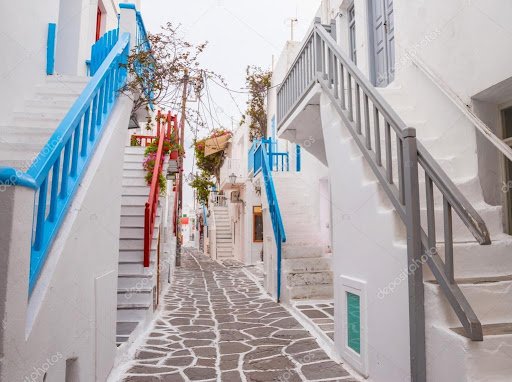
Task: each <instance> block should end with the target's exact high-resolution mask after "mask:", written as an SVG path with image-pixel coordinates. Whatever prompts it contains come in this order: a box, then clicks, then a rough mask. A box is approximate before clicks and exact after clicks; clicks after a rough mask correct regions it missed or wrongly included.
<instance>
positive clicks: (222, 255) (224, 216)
mask: <svg viewBox="0 0 512 382" xmlns="http://www.w3.org/2000/svg"><path fill="white" fill-rule="evenodd" d="M213 216H214V219H215V229H216V231H215V242H216V251H217V259H219V260H222V259H231V258H233V232H232V228H231V220H230V217H229V210H228V207H224V206H215V207H213Z"/></svg>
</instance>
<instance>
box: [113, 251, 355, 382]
mask: <svg viewBox="0 0 512 382" xmlns="http://www.w3.org/2000/svg"><path fill="white" fill-rule="evenodd" d="M161 303H162V304H163V310H162V313H161V314H160V316H159V317H158V319H157V320H156V324H155V327H154V328H153V329H152V330H151V331H150V332H149V334H148V336H147V338H146V339H145V343H144V345H142V346H141V347H140V348H139V349H137V352H136V355H135V359H134V360H132V361H130V362H129V363H128V364H127V365H126V368H125V370H126V371H125V372H124V374H123V376H122V377H121V379H120V380H121V381H123V382H128V381H130V382H139V381H140V382H142V381H144V382H146V381H147V382H152V381H167V382H174V381H222V382H239V381H247V382H264V381H282V382H295V381H343V382H355V380H354V379H353V378H352V377H351V376H350V375H349V374H348V373H347V371H345V369H344V368H343V367H342V366H341V365H339V364H338V363H336V362H334V361H332V360H331V359H329V357H328V356H327V354H326V353H325V352H324V351H323V350H321V349H320V347H319V345H318V344H317V342H316V341H315V340H314V339H313V337H312V336H311V335H310V333H309V332H308V331H306V330H305V329H304V328H303V327H302V326H301V325H300V324H299V323H298V322H297V321H296V320H295V319H294V318H293V317H292V316H291V315H290V314H289V313H288V311H287V310H285V309H284V308H283V307H282V306H280V305H279V304H277V303H275V302H273V301H272V300H271V299H270V298H269V297H268V296H267V295H265V294H262V293H261V291H260V289H259V288H258V286H257V285H256V284H255V283H254V282H253V281H252V280H251V279H249V278H248V277H247V276H246V274H245V273H244V272H243V270H242V268H238V267H225V266H223V265H221V264H218V263H216V262H214V261H212V260H211V259H209V258H208V257H206V256H204V255H200V254H198V253H197V252H195V251H193V250H191V249H186V250H185V251H184V254H183V256H182V267H181V268H179V269H177V270H176V272H175V280H174V283H173V285H172V287H171V288H170V290H169V292H168V293H167V295H166V296H165V297H164V298H163V299H162V302H161Z"/></svg>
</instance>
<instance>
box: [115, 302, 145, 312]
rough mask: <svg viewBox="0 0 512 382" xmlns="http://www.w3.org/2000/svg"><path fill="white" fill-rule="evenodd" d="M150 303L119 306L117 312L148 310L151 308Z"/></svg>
mask: <svg viewBox="0 0 512 382" xmlns="http://www.w3.org/2000/svg"><path fill="white" fill-rule="evenodd" d="M151 304H152V303H151V302H149V303H144V302H143V303H130V302H128V303H122V304H118V305H117V310H148V309H149V308H150V307H151Z"/></svg>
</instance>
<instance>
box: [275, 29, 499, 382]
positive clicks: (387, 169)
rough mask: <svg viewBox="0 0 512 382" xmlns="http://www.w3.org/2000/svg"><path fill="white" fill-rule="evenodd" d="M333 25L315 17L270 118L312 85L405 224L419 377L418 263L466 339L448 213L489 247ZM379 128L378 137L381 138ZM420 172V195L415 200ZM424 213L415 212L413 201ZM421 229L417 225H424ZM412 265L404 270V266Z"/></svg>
mask: <svg viewBox="0 0 512 382" xmlns="http://www.w3.org/2000/svg"><path fill="white" fill-rule="evenodd" d="M334 32H335V26H334V24H331V26H329V27H326V26H324V25H321V24H320V22H319V20H317V21H316V22H315V24H314V26H313V27H312V29H311V31H310V33H309V34H308V37H307V38H306V39H305V42H304V44H303V45H302V47H301V49H300V51H299V53H298V56H297V58H296V59H295V61H294V64H293V65H292V67H291V68H290V70H289V71H288V73H287V75H286V77H285V79H284V81H283V83H282V84H281V86H280V87H279V88H278V91H277V122H278V127H282V126H283V124H284V123H286V121H287V120H288V119H289V117H290V115H291V114H292V113H293V112H294V111H295V110H296V107H297V106H298V105H299V104H300V103H301V102H302V101H303V99H304V98H305V96H306V95H307V93H308V91H309V90H310V89H312V88H313V87H314V86H315V84H320V86H321V88H322V89H323V91H324V92H325V93H326V94H327V95H328V97H329V98H330V100H331V102H332V105H333V106H334V107H335V109H336V111H337V112H338V114H339V115H340V117H341V119H342V121H343V123H344V125H345V126H346V127H347V128H348V130H349V132H350V133H351V135H352V137H353V138H354V140H355V142H356V144H357V145H358V147H359V149H360V150H361V152H362V153H363V156H364V157H365V159H366V161H367V162H368V164H369V165H370V167H371V168H372V170H373V172H374V174H375V176H376V177H377V179H378V181H379V182H380V184H381V186H382V187H383V189H384V191H385V192H386V194H387V196H388V198H389V199H390V201H391V202H392V204H393V206H394V208H395V210H396V212H397V213H398V215H399V216H400V218H401V219H402V221H403V222H404V224H405V226H406V228H407V255H408V265H409V268H408V269H409V271H410V272H409V299H410V300H409V320H410V337H411V343H410V345H411V375H412V377H413V381H424V380H425V373H426V371H425V313H424V296H423V293H424V291H423V271H422V264H423V263H427V264H428V266H429V267H430V269H431V271H432V273H433V275H434V277H435V278H436V280H437V282H438V284H439V286H440V288H441V290H442V292H443V294H444V296H445V297H446V299H447V300H448V302H449V303H450V305H451V307H452V309H453V310H454V312H455V314H456V315H457V317H458V319H459V320H460V322H461V324H462V326H463V327H464V329H465V331H466V333H467V336H468V337H469V338H471V339H472V340H474V341H481V340H483V336H482V326H481V323H480V321H479V320H478V318H477V316H476V314H475V312H474V311H473V309H472V308H471V306H470V304H469V303H468V301H467V299H466V298H465V296H464V295H463V293H462V292H461V290H460V288H459V287H458V285H457V283H456V281H455V277H454V261H453V223H452V214H453V212H455V214H456V215H457V216H458V217H459V218H460V220H461V221H462V222H463V223H464V224H465V226H466V227H467V228H468V229H469V231H470V232H471V234H472V235H473V236H474V237H475V239H476V240H477V241H478V243H480V244H490V243H491V240H490V237H489V232H488V230H487V227H486V225H485V223H484V221H483V219H482V218H481V217H480V215H479V214H478V213H477V212H476V211H475V209H474V208H473V207H472V206H471V204H470V203H469V202H468V200H467V199H466V198H465V197H464V196H463V195H462V194H461V193H460V191H459V190H458V189H457V187H456V186H455V185H454V184H453V182H452V181H451V180H450V179H449V178H448V176H447V175H446V173H445V172H444V171H443V170H442V169H441V167H440V166H439V165H438V164H437V162H436V161H435V159H434V158H432V156H431V155H430V154H429V153H428V151H427V150H426V149H425V147H424V146H423V145H422V144H421V143H420V142H419V141H418V140H417V139H416V131H415V129H413V128H410V127H407V126H406V124H405V123H404V122H403V121H402V119H401V118H400V117H399V116H398V115H397V114H396V112H395V111H394V110H393V108H392V107H391V106H390V105H389V104H388V103H387V102H386V101H385V100H384V98H383V97H382V96H381V95H380V94H379V93H378V91H377V90H376V89H375V87H374V86H373V85H372V84H371V83H370V82H369V81H368V79H367V78H366V77H365V76H364V74H362V73H361V72H360V70H359V69H358V68H357V67H356V66H355V65H354V64H353V63H352V61H351V60H350V59H349V58H348V57H346V55H345V54H344V53H343V52H342V51H341V49H340V47H339V46H338V44H337V43H336V41H335V40H334V38H333V35H335V33H334ZM382 133H384V134H383V137H382ZM420 169H421V170H422V173H423V174H424V176H423V181H424V187H425V200H424V201H423V203H420V184H421V183H423V182H420V172H419V170H420ZM434 186H435V187H434ZM435 189H437V190H438V192H440V194H441V195H442V206H441V208H442V213H443V223H444V224H443V226H444V227H443V228H444V232H443V233H444V235H443V236H444V238H443V240H441V242H443V245H444V260H443V259H442V258H441V256H440V255H439V251H438V248H437V247H438V240H437V238H436V229H435V206H434V190H435ZM422 205H423V206H424V209H425V210H426V214H425V215H426V216H424V218H423V221H424V222H423V225H422V216H421V206H422ZM424 226H425V227H424ZM411 269H412V271H411Z"/></svg>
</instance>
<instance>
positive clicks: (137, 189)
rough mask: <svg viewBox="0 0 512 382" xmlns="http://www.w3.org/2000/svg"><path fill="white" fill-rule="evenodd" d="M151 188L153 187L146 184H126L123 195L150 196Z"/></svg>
mask: <svg viewBox="0 0 512 382" xmlns="http://www.w3.org/2000/svg"><path fill="white" fill-rule="evenodd" d="M150 190H151V187H149V186H147V185H144V186H125V187H123V191H122V194H123V196H144V197H146V198H147V197H148V196H149V191H150Z"/></svg>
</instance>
